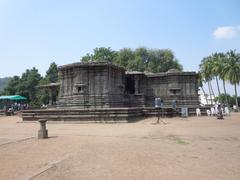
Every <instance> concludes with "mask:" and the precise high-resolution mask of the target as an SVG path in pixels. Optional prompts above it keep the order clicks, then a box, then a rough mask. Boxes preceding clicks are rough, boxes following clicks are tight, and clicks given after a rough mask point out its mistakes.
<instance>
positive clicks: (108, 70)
mask: <svg viewBox="0 0 240 180" xmlns="http://www.w3.org/2000/svg"><path fill="white" fill-rule="evenodd" d="M59 72H60V81H61V86H60V94H59V101H58V107H70V108H92V107H123V103H124V100H123V94H124V84H125V76H124V74H125V70H124V69H123V68H120V67H118V66H115V65H113V64H109V63H88V64H83V63H75V64H71V65H66V66H62V67H60V68H59Z"/></svg>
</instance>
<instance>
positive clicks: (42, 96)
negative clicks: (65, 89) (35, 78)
mask: <svg viewBox="0 0 240 180" xmlns="http://www.w3.org/2000/svg"><path fill="white" fill-rule="evenodd" d="M57 81H58V67H57V64H56V63H55V62H52V63H51V64H50V66H49V68H48V70H47V71H46V75H45V77H44V78H43V79H41V80H40V81H39V85H44V84H48V83H56V82H57ZM57 95H58V90H57V91H56V92H53V94H52V96H53V101H55V100H56V98H57ZM37 99H38V104H39V105H40V104H48V102H49V92H48V91H47V90H46V89H41V88H38V91H37Z"/></svg>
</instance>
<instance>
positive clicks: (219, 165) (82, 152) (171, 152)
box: [0, 113, 240, 180]
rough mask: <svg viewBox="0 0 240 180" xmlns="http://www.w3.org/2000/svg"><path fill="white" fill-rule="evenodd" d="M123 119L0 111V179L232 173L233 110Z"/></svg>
mask: <svg viewBox="0 0 240 180" xmlns="http://www.w3.org/2000/svg"><path fill="white" fill-rule="evenodd" d="M163 120H164V121H165V122H166V124H163V123H160V124H156V118H148V119H145V120H142V121H139V122H136V123H128V124H127V123H126V124H123V123H122V124H59V123H55V124H53V123H48V124H47V129H48V131H49V136H50V138H48V139H45V140H38V139H37V138H36V137H37V131H38V129H39V124H38V123H23V122H22V120H21V118H20V117H18V116H13V117H4V116H1V117H0V179H1V180H5V179H6V180H8V179H18V180H19V179H20V180H21V179H34V180H35V179H36V180H40V179H41V180H43V179H56V180H61V179H84V180H85V179H90V180H91V179H97V180H102V179H104V180H108V179H111V180H115V179H119V180H124V179H126V180H127V179H131V180H134V179H136V180H141V179H146V180H150V179H151V180H154V179H156V180H159V179H163V180H178V179H183V180H188V179H189V180H206V179H207V180H213V179H214V180H215V179H216V180H222V179H224V180H234V179H236V180H239V179H240V113H233V114H231V116H228V117H225V120H217V119H216V118H215V117H205V116H204V117H189V118H185V119H182V118H169V119H167V118H165V119H163Z"/></svg>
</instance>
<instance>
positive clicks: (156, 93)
mask: <svg viewBox="0 0 240 180" xmlns="http://www.w3.org/2000/svg"><path fill="white" fill-rule="evenodd" d="M59 75H60V83H59V84H56V86H59V95H58V101H57V105H56V108H55V109H47V110H28V111H24V112H23V120H37V119H39V118H48V119H49V120H62V121H68V120H69V121H77V120H80V121H81V120H83V121H85V120H94V121H98V120H99V121H101V120H103V121H105V120H106V121H108V120H113V121H117V120H127V121H128V120H130V119H134V118H137V117H139V116H146V115H153V114H154V112H156V110H155V108H154V105H155V103H154V100H155V98H157V97H158V98H161V100H162V101H163V109H164V112H165V113H166V114H167V113H173V111H172V109H173V108H172V102H176V107H177V110H176V111H177V112H178V111H179V109H180V108H181V107H187V108H189V110H191V109H195V108H197V107H199V97H198V84H197V79H198V75H197V73H195V72H180V71H178V70H169V71H168V72H165V73H157V74H153V73H143V72H127V71H126V70H125V69H124V68H123V67H120V66H117V65H114V64H112V63H109V62H89V63H81V62H79V63H73V64H68V65H64V66H60V67H59Z"/></svg>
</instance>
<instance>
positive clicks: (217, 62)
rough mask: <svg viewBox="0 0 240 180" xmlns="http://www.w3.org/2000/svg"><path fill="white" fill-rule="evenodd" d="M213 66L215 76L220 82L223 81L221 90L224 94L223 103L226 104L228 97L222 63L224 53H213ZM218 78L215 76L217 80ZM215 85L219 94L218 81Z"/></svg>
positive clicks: (224, 59)
mask: <svg viewBox="0 0 240 180" xmlns="http://www.w3.org/2000/svg"><path fill="white" fill-rule="evenodd" d="M213 56H214V66H213V71H214V73H215V75H216V77H219V78H220V79H221V80H222V82H223V90H224V96H225V103H226V104H227V106H228V98H227V91H226V83H225V80H226V78H225V74H224V72H223V67H224V64H225V63H226V62H225V61H226V56H225V54H224V53H215V54H214V55H213ZM217 79H218V78H216V80H217ZM217 86H218V93H219V95H220V94H221V91H220V88H219V85H218V81H217Z"/></svg>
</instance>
